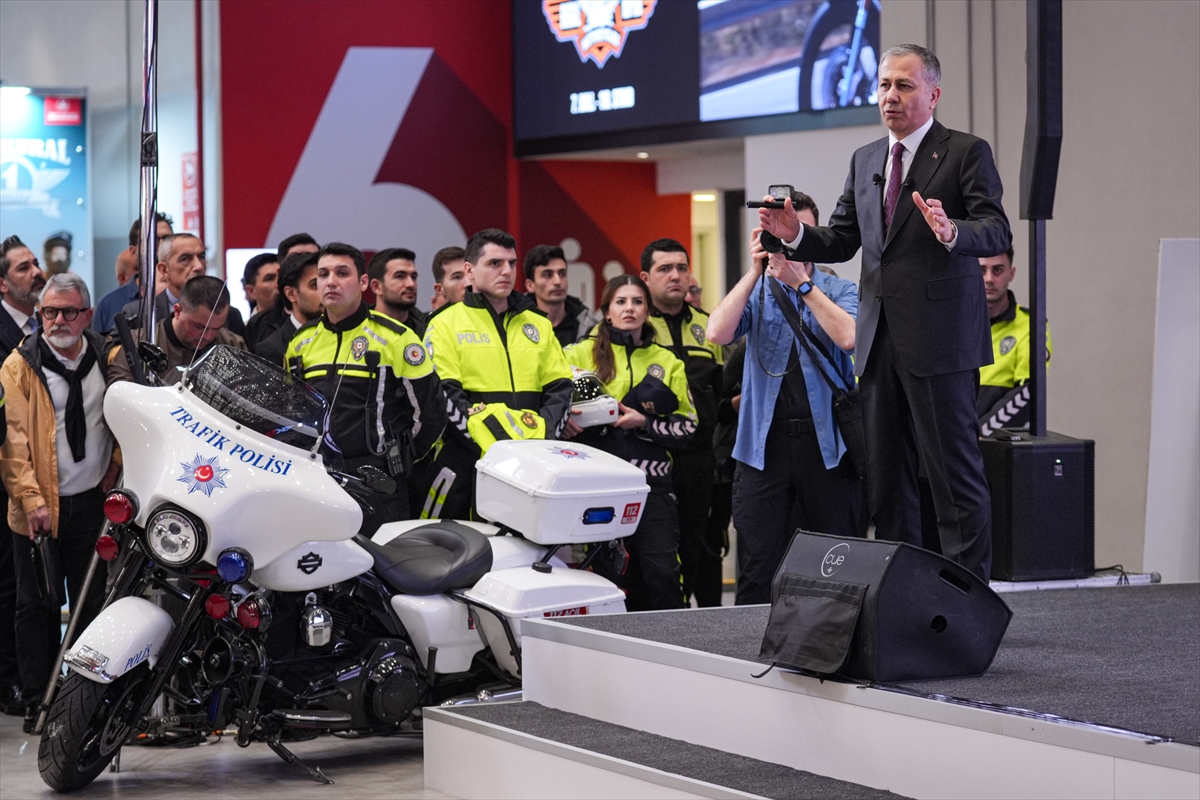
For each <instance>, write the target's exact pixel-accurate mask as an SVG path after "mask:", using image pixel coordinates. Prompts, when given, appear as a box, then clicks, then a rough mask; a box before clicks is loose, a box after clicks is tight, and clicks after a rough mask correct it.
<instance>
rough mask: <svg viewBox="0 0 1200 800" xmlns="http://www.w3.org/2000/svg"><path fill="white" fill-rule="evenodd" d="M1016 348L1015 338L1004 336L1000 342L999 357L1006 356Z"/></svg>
mask: <svg viewBox="0 0 1200 800" xmlns="http://www.w3.org/2000/svg"><path fill="white" fill-rule="evenodd" d="M1016 346H1017V337H1015V336H1005V337H1004V338H1003V339H1001V340H1000V355H1002V356H1006V355H1008V354H1009V353H1010V352H1012V349H1013V348H1014V347H1016Z"/></svg>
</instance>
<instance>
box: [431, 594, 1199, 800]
mask: <svg viewBox="0 0 1200 800" xmlns="http://www.w3.org/2000/svg"><path fill="white" fill-rule="evenodd" d="M1005 600H1006V602H1008V603H1009V605H1010V606H1011V607H1012V609H1013V612H1014V615H1013V620H1012V623H1011V625H1010V627H1009V630H1008V634H1007V635H1006V637H1005V640H1004V643H1003V644H1002V645H1001V648H1000V651H999V653H998V654H997V656H996V659H995V661H994V663H993V665H992V667H991V669H990V670H989V671H988V673H987V674H986V675H984V676H982V677H979V678H972V679H964V680H953V681H930V682H922V683H912V684H905V685H895V686H878V685H876V686H862V685H855V684H850V683H839V682H834V681H819V680H816V679H813V678H807V677H804V676H801V675H798V674H795V673H789V672H785V671H782V670H778V669H776V670H772V671H771V672H769V673H768V674H766V675H765V676H763V677H761V678H755V677H753V676H754V675H756V674H760V673H761V672H762V671H763V669H764V668H765V666H764V665H761V664H759V663H758V662H757V655H758V649H759V645H760V643H761V639H762V632H763V629H764V628H765V625H766V619H767V613H768V609H767V607H766V606H750V607H741V608H722V609H705V610H685V611H673V612H655V613H644V614H626V615H612V616H603V617H601V616H598V617H577V618H570V619H563V620H555V621H550V620H544V621H543V620H539V621H535V622H527V623H525V624H524V626H523V634H524V654H523V660H524V672H525V676H524V678H525V700H526V701H527V702H530V703H538V704H540V705H542V706H545V707H546V708H548V709H556V710H558V711H562V712H568V713H569V714H577V715H580V716H582V717H586V718H589V719H593V720H599V721H601V722H605V723H609V724H611V725H619V726H624V727H626V728H631V729H634V730H636V731H644V732H647V733H649V734H654V735H657V736H660V737H666V738H667V739H673V740H678V741H679V742H686V743H689V744H692V745H698V746H700V747H707V748H712V749H714V750H717V751H721V752H723V753H729V754H734V755H737V756H742V757H745V758H750V759H757V760H759V761H762V762H768V763H770V764H776V765H782V766H784V767H788V768H790V769H793V770H798V771H802V772H807V773H813V774H815V775H819V776H825V777H828V778H833V779H836V780H841V781H846V782H848V783H850V784H856V785H861V786H864V787H870V788H872V789H877V790H886V791H891V792H894V793H896V794H899V795H904V796H910V797H922V798H923V797H931V798H932V797H947V798H950V797H978V798H992V797H996V798H1022V797H1023V798H1051V797H1104V798H1135V797H1190V798H1197V797H1200V745H1198V744H1197V742H1200V586H1198V585H1196V584H1186V585H1179V584H1176V585H1151V586H1132V587H1130V586H1124V587H1110V588H1102V589H1073V590H1064V591H1053V592H1023V593H1015V594H1006V595H1005ZM440 713H442V712H434V713H431V714H430V717H429V721H430V723H431V724H429V726H428V727H427V731H426V775H427V779H428V777H429V776H435V775H436V774H437V773H436V770H437V769H438V767H437V766H436V764H435V762H436V761H438V759H439V756H438V752H439V748H438V745H437V744H436V742H437V741H438V738H439V737H440V736H442V735H444V733H445V730H448V729H449V728H451V727H454V726H453V725H451V724H447V722H446V721H444V720H443V719H441V718H439V716H438V715H439V714H440ZM460 719H465V717H463V718H460ZM563 719H564V720H566V719H568V718H566V717H564V718H563ZM485 722H486V721H485V720H482V719H472V720H471V724H472V725H475V726H476V732H475V733H474V734H473V735H474V736H476V737H479V739H480V741H482V740H485V739H487V738H489V735H488V734H487V733H479V731H486V730H487V728H486V725H484V724H483V723H485ZM487 724H490V725H494V726H495V728H496V729H498V730H504V731H512V730H514V728H511V727H505V726H503V725H502V724H500V722H499V721H493V722H488V723H487ZM570 727H571V725H570V724H569V723H567V722H564V723H562V729H563V730H564V731H565V730H568V729H569V728H570ZM456 730H459V731H462V730H463V727H462V726H461V725H460V726H459V727H458V728H456ZM553 730H554V725H553V724H550V723H545V724H542V723H539V725H538V728H537V731H538V733H537V736H535V737H533V738H536V739H537V740H538V741H539V742H556V741H558V742H559V743H560V744H561V742H562V740H563V739H564V738H565V737H563V736H559V737H558V738H557V739H556V737H555V735H554V733H553ZM521 735H522V736H526V737H528V736H530V735H531V734H529V733H528V732H525V733H522V734H521ZM491 738H493V739H494V738H496V737H495V736H492V737H491ZM497 741H499V740H497ZM478 746H480V745H479V742H478V741H477V742H475V744H474V747H478ZM507 746H508V747H510V748H512V747H515V748H516V749H518V750H519V749H521V748H520V747H517V746H515V745H514V744H513V741H512V740H511V738H510V740H509V741H508V742H507ZM548 746H549V745H546V746H543V747H542V750H541V751H538V750H537V748H532V749H531V748H529V747H525V748H524V749H525V750H527V751H529V752H530V753H533V752H539V753H540V754H541V755H545V753H544V752H543V751H544V750H545V749H546V747H548ZM568 746H572V747H573V745H568ZM575 749H576V750H578V751H579V755H580V757H581V758H582V757H583V755H585V754H586V755H588V756H596V753H594V752H590V751H587V750H586V749H585V748H579V747H576V748H575ZM461 757H462V752H461V751H459V752H458V758H459V759H461ZM513 757H514V756H513V754H512V753H510V754H509V755H508V756H507V758H509V759H512V758H513ZM474 758H475V755H474V754H473V755H472V759H474ZM605 758H608V759H611V760H613V761H614V762H619V763H620V765H621V767H620V769H625V770H626V772H628V771H629V769H630V768H627V767H626V766H625V765H628V764H629V763H631V762H629V761H628V760H624V759H614V758H613V757H612V756H605ZM518 760H519V759H518ZM568 761H570V759H568ZM459 763H461V761H460V762H459ZM514 763H515V762H514ZM578 763H582V762H578ZM560 766H561V764H560ZM591 768H592V769H601V767H599V766H597V765H596V764H595V763H593V764H591ZM460 769H461V767H460ZM564 769H565V768H564ZM620 769H618V770H617V772H620ZM610 771H611V770H610ZM570 772H571V771H570V770H569V769H566V771H565V773H564V774H570ZM541 777H542V776H541V774H540V773H539V772H538V770H537V769H536V768H534V767H530V768H529V769H528V770H527V772H526V781H527V787H528V788H529V790H530V791H531V792H532V791H533V789H534V786H535V785H536V784H537V782H538V781H539V780H540V779H541ZM428 785H429V786H430V788H435V789H440V790H442V791H448V792H451V793H455V794H459V793H460V792H456V791H454V789H452V788H447V787H444V786H439V785H435V784H434V783H429V784H428ZM658 785H661V784H658ZM568 786H569V782H568ZM599 786H601V784H600V783H592V782H589V781H584V782H583V783H582V784H581V785H580V791H576V792H574V793H572V792H567V791H566V788H565V787H564V786H563V785H562V784H559V785H557V786H556V789H557V790H558V791H559V793H560V794H561V795H563V796H577V797H586V796H604V795H605V794H606V792H604V791H600V790H599V789H598V787H599ZM695 788H696V787H693V788H692V789H691V790H685V787H684V786H683V785H678V786H675V787H674V789H672V790H671V791H673V792H675V794H670V793H668V794H665V795H664V794H661V793H660V794H656V795H655V796H730V795H716V794H712V793H711V791H709V790H706V791H695ZM590 789H596V791H590ZM726 789H729V787H726ZM743 791H744V790H743ZM564 792H565V794H564ZM536 794H539V795H540V794H541V793H540V792H536ZM750 794H754V792H753V791H751V792H750ZM464 796H470V794H469V793H467V794H465V795H464ZM477 796H484V795H477ZM529 796H533V794H530V795H529ZM736 796H746V794H744V793H743V794H740V795H736ZM772 796H774V795H772ZM831 796H836V793H834V795H831Z"/></svg>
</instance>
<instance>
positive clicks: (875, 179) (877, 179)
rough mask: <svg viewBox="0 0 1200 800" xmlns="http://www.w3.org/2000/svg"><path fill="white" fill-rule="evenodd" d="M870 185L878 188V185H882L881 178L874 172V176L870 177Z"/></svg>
mask: <svg viewBox="0 0 1200 800" xmlns="http://www.w3.org/2000/svg"><path fill="white" fill-rule="evenodd" d="M871 183H873V184H875V185H876V186H878V185H879V184H881V183H883V176H882V175H880V174H879V173H878V172H876V173H875V174H874V175H872V176H871Z"/></svg>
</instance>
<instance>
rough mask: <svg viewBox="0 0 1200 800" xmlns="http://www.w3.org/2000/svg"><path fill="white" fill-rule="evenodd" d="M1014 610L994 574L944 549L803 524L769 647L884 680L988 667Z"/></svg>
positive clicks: (775, 606)
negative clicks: (994, 583) (991, 579)
mask: <svg viewBox="0 0 1200 800" xmlns="http://www.w3.org/2000/svg"><path fill="white" fill-rule="evenodd" d="M1011 618H1012V611H1010V610H1009V608H1008V606H1007V605H1006V604H1005V602H1004V601H1003V600H1001V599H1000V596H999V595H998V594H996V593H995V592H993V591H992V590H991V589H989V588H988V586H987V584H986V583H985V582H983V581H981V580H980V579H979V578H977V577H976V576H975V575H973V574H972V573H970V572H968V571H967V570H965V569H963V568H962V567H960V566H959V565H958V564H956V563H954V562H953V561H950V560H949V559H946V558H943V557H942V556H939V555H937V554H936V553H931V552H929V551H927V550H921V549H920V548H917V547H912V546H911V545H907V544H900V543H898V542H884V541H876V540H873V539H853V538H846V537H841V536H828V535H826V534H822V533H808V532H805V531H798V532H797V533H796V535H795V536H794V537H793V538H792V542H791V545H790V546H789V547H788V551H787V555H786V556H784V560H783V563H782V564H781V565H780V567H779V570H778V572H777V573H776V574H775V580H774V584H773V585H772V588H771V621H770V622H769V623H768V625H767V632H766V635H765V637H764V641H763V657H764V658H765V659H766V660H768V661H772V662H773V663H776V664H779V665H781V666H792V667H797V668H800V669H806V670H811V671H814V672H822V673H827V674H837V675H841V676H844V677H847V678H856V679H859V680H866V681H873V682H877V683H895V682H898V681H914V680H928V679H934V678H955V677H967V676H973V675H981V674H983V673H984V672H986V671H987V668H988V666H990V665H991V663H992V659H993V658H994V657H995V655H996V651H997V649H999V647H1000V641H1001V640H1002V639H1003V638H1004V632H1005V631H1006V630H1007V629H1008V622H1009V620H1010V619H1011ZM772 654H776V657H771V656H772Z"/></svg>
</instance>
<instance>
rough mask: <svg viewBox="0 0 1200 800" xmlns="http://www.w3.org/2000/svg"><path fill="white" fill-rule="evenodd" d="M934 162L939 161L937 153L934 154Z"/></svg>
mask: <svg viewBox="0 0 1200 800" xmlns="http://www.w3.org/2000/svg"><path fill="white" fill-rule="evenodd" d="M933 160H934V161H937V153H936V152H935V153H934V154H933Z"/></svg>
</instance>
